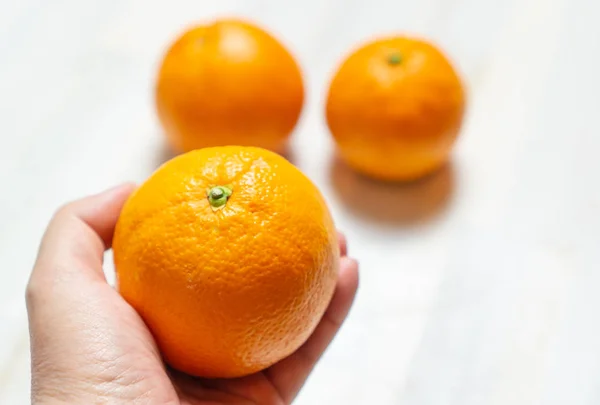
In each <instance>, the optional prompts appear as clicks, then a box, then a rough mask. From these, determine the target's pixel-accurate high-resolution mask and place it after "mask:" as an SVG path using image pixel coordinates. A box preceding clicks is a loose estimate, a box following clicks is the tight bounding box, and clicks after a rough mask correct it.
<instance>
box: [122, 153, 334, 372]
mask: <svg viewBox="0 0 600 405" xmlns="http://www.w3.org/2000/svg"><path fill="white" fill-rule="evenodd" d="M113 249H114V260H115V267H116V272H117V282H118V288H119V291H120V293H121V294H122V296H123V297H124V298H125V299H126V300H127V301H128V302H129V303H130V304H131V305H132V306H133V307H134V308H135V309H136V310H137V311H138V312H139V314H140V315H141V316H142V318H143V319H144V321H145V322H146V324H147V325H148V327H149V328H150V330H151V331H152V333H153V335H154V337H155V338H156V341H157V343H158V345H159V347H160V349H161V351H162V353H163V354H164V356H165V359H166V361H167V362H168V363H169V364H171V365H172V366H173V367H175V368H177V369H179V370H182V371H184V372H187V373H189V374H192V375H196V376H204V377H236V376H242V375H245V374H249V373H253V372H256V371H258V370H261V369H263V368H266V367H268V366H270V365H272V364H273V363H275V362H277V361H279V360H281V359H282V358H284V357H286V356H288V355H289V354H291V353H292V352H294V351H295V350H296V349H297V348H298V347H299V346H300V345H301V344H302V343H303V342H304V341H305V340H306V339H307V338H308V336H309V335H310V334H311V333H312V331H313V329H314V328H315V327H316V325H317V323H318V321H319V320H320V318H321V316H322V315H323V313H324V311H325V309H326V307H327V305H328V303H329V300H330V299H331V296H332V294H333V290H334V286H335V283H336V277H337V266H338V261H339V248H338V244H337V234H336V231H335V229H334V224H333V221H332V218H331V216H330V213H329V211H328V209H327V206H326V205H325V202H324V200H323V198H322V197H321V195H320V193H319V191H318V190H317V188H316V187H315V186H314V185H313V184H312V183H311V182H310V180H308V178H306V177H305V176H304V175H303V174H302V173H301V172H300V171H299V170H298V169H296V168H295V167H294V166H293V165H292V164H291V163H289V162H288V161H286V160H285V159H284V158H282V157H280V156H279V155H277V154H275V153H272V152H269V151H266V150H263V149H259V148H248V147H217V148H206V149H201V150H197V151H193V152H189V153H187V154H183V155H180V156H179V157H176V158H174V159H172V160H171V161H169V162H167V163H166V164H164V165H163V166H162V167H160V168H159V169H158V170H157V171H156V172H155V173H154V174H153V175H152V176H151V177H150V178H149V179H148V180H147V181H146V182H145V183H144V184H143V185H142V186H141V187H140V188H139V189H138V190H137V191H136V192H135V193H134V194H133V195H132V196H131V197H130V198H129V200H128V201H127V203H126V205H125V207H124V209H123V211H122V213H121V216H120V218H119V221H118V224H117V229H116V231H115V236H114V241H113Z"/></svg>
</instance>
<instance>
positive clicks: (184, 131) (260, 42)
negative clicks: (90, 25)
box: [156, 19, 304, 151]
mask: <svg viewBox="0 0 600 405" xmlns="http://www.w3.org/2000/svg"><path fill="white" fill-rule="evenodd" d="M303 101H304V87H303V81H302V76H301V72H300V69H299V67H298V65H297V63H296V61H295V60H294V58H293V57H292V55H291V54H290V53H289V52H288V51H287V50H286V49H285V48H284V46H283V45H282V44H281V43H280V42H279V41H278V40H277V39H275V38H274V37H273V36H271V35H270V34H268V33H267V32H265V31H264V30H262V29H260V28H258V27H256V26H254V25H252V24H250V23H247V22H244V21H240V20H235V19H228V20H219V21H216V22H214V23H212V24H209V25H201V26H198V27H195V28H193V29H190V30H189V31H187V32H185V33H184V34H183V35H182V36H181V37H180V38H178V39H177V40H176V41H175V42H174V44H173V45H172V46H171V47H170V49H169V50H168V52H167V53H166V55H165V57H164V60H163V62H162V65H161V67H160V71H159V73H158V78H157V85H156V104H157V110H158V116H159V118H160V121H161V122H162V124H163V127H164V129H165V132H166V135H167V137H168V139H169V141H170V143H171V145H172V147H173V148H174V149H175V150H176V151H190V150H192V149H197V148H202V147H208V146H222V145H245V146H258V147H263V148H267V149H271V150H275V151H281V150H283V149H284V147H285V144H286V140H287V138H288V136H289V134H290V133H291V131H292V130H293V129H294V127H295V125H296V122H297V120H298V118H299V116H300V113H301V110H302V104H303Z"/></svg>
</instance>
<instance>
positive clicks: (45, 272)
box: [27, 185, 358, 405]
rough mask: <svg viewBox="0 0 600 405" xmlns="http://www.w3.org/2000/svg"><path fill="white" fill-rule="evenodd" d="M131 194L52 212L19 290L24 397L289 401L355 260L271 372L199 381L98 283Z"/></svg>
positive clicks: (340, 316)
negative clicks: (25, 342) (166, 356)
mask: <svg viewBox="0 0 600 405" xmlns="http://www.w3.org/2000/svg"><path fill="white" fill-rule="evenodd" d="M132 190H133V186H131V185H123V186H119V187H117V188H114V189H111V190H108V191H106V192H104V193H101V194H98V195H94V196H91V197H87V198H84V199H81V200H78V201H75V202H72V203H70V204H68V205H66V206H64V207H63V208H61V209H60V210H59V211H58V212H57V213H56V214H55V216H54V217H53V219H52V221H51V222H50V224H49V226H48V229H47V230H46V233H45V235H44V238H43V240H42V243H41V246H40V250H39V254H38V258H37V262H36V264H35V266H34V269H33V272H32V274H31V278H30V281H29V285H28V287H27V309H28V313H29V329H30V336H31V356H32V358H31V360H32V365H31V367H32V386H31V389H32V394H31V395H32V403H33V404H35V405H40V404H44V405H45V404H100V403H101V404H104V403H110V404H120V403H127V404H189V405H195V404H212V405H217V404H257V405H271V404H277V405H281V404H289V403H290V402H291V401H292V400H293V399H294V397H295V396H296V394H297V393H298V391H299V390H300V388H301V387H302V385H303V384H304V382H305V380H306V378H307V377H308V375H309V374H310V372H311V371H312V369H313V367H314V366H315V364H316V363H317V361H318V359H319V357H320V356H321V354H322V353H323V352H324V351H325V349H326V348H327V346H328V345H329V343H330V342H331V340H332V339H333V337H334V335H335V334H336V332H337V330H338V329H339V327H340V326H341V324H342V322H343V321H344V319H345V318H346V315H347V314H348V311H349V309H350V306H351V305H352V301H353V299H354V295H355V293H356V289H357V286H358V265H357V263H356V261H354V260H352V259H350V258H348V257H347V248H346V242H345V239H344V238H343V236H340V250H341V253H342V256H343V257H342V260H341V265H340V270H339V279H338V284H337V287H336V291H335V294H334V297H333V299H332V301H331V303H330V305H329V308H328V310H327V312H326V314H325V315H324V316H323V319H322V320H321V322H320V324H319V325H318V327H317V329H316V330H315V331H314V333H313V334H312V336H311V337H310V338H309V340H308V341H307V342H306V343H305V344H304V345H303V346H302V347H301V348H300V349H298V350H297V351H296V352H295V353H294V354H292V355H291V356H290V357H288V358H286V359H284V360H282V361H281V362H279V363H277V364H275V365H274V366H272V367H270V368H269V369H267V370H265V371H263V372H260V373H257V374H253V375H250V376H247V377H243V378H238V379H230V380H225V379H211V380H208V379H199V378H194V377H191V376H187V375H184V374H182V373H179V372H177V371H175V370H172V369H170V368H169V367H166V366H165V365H164V363H163V361H162V359H161V356H160V353H159V351H158V348H157V346H156V344H155V342H154V339H153V338H152V335H151V333H150V331H149V330H148V328H147V327H146V325H145V324H144V322H143V321H142V319H141V318H140V317H139V315H138V314H137V313H136V312H135V310H134V309H133V308H132V307H131V306H129V305H128V304H127V302H126V301H125V300H124V299H123V298H122V297H121V296H120V295H119V293H118V292H117V291H116V290H115V289H113V288H112V287H111V286H110V285H109V284H108V283H107V281H106V279H105V277H104V273H103V271H102V259H103V254H104V251H105V250H106V249H107V248H109V247H110V244H111V239H112V235H113V231H114V227H115V224H116V222H117V218H118V216H119V213H120V211H121V208H122V207H123V204H124V203H125V200H126V199H127V197H128V196H129V194H130V193H131V191H132Z"/></svg>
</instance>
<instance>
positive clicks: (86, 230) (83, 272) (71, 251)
mask: <svg viewBox="0 0 600 405" xmlns="http://www.w3.org/2000/svg"><path fill="white" fill-rule="evenodd" d="M132 190H133V185H131V184H124V185H121V186H119V187H115V188H113V189H110V190H108V191H105V192H103V193H100V194H96V195H93V196H90V197H86V198H83V199H81V200H78V201H74V202H71V203H69V204H67V205H65V206H64V207H62V208H61V209H60V210H58V211H57V213H56V214H55V215H54V217H53V218H52V220H51V221H50V224H49V225H48V228H47V230H46V232H45V234H44V237H43V239H42V243H41V245H40V250H39V253H38V258H37V261H36V264H35V266H34V269H33V271H32V274H31V278H30V280H29V286H28V298H30V296H31V295H36V296H38V295H40V294H42V295H43V294H44V293H48V292H50V291H51V290H52V286H53V285H55V284H56V283H57V282H59V281H64V280H65V279H67V278H69V277H70V276H72V275H74V274H76V275H77V276H78V277H86V278H90V277H91V278H98V277H101V278H103V277H104V275H103V273H102V258H103V253H104V250H105V249H106V248H107V247H108V246H109V245H110V243H111V239H112V233H113V231H114V227H115V224H116V222H117V218H118V216H119V213H120V211H121V208H122V207H123V204H124V203H125V200H126V199H127V197H128V196H129V194H130V193H131V191H132Z"/></svg>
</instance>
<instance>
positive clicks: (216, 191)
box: [206, 186, 233, 211]
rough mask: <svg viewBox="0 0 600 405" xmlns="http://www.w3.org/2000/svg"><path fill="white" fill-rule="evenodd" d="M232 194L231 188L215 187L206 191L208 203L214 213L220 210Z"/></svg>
mask: <svg viewBox="0 0 600 405" xmlns="http://www.w3.org/2000/svg"><path fill="white" fill-rule="evenodd" d="M232 193H233V190H231V187H228V186H215V187H212V188H210V189H208V190H207V191H206V196H207V197H208V202H209V204H210V206H211V208H212V209H213V211H216V210H218V209H221V208H223V207H224V206H225V204H227V200H228V199H229V197H230V196H231V194H232Z"/></svg>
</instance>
